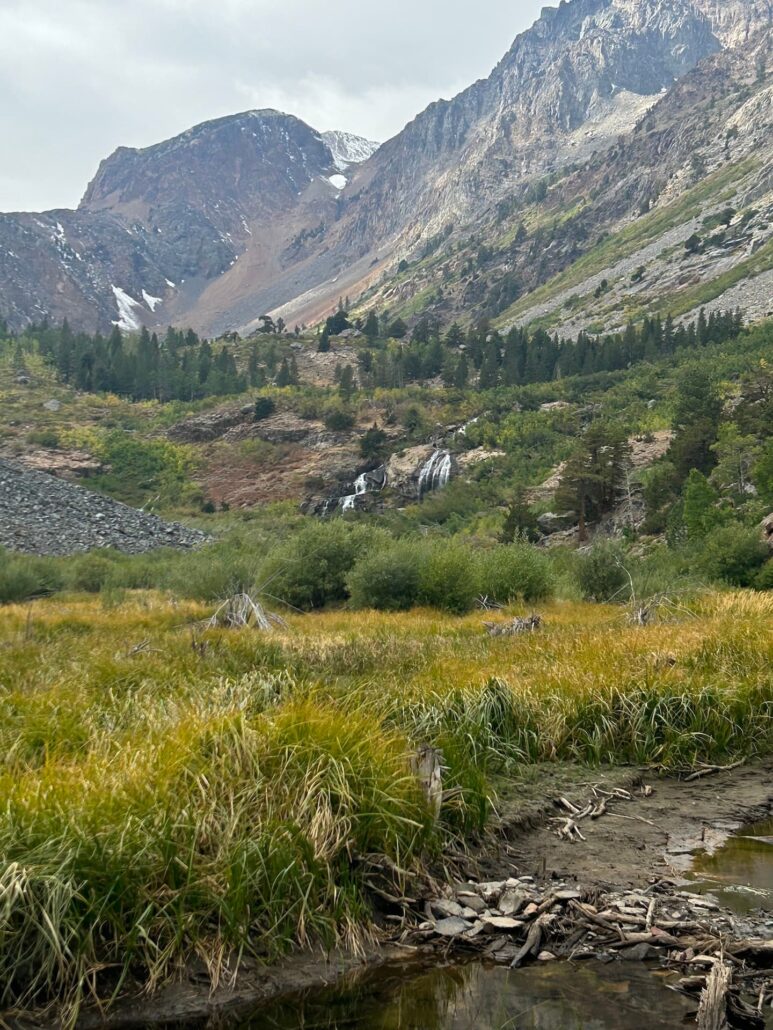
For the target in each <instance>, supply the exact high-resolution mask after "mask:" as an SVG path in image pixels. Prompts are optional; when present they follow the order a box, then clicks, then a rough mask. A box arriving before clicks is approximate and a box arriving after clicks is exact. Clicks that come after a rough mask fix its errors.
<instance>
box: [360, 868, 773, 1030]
mask: <svg viewBox="0 0 773 1030" xmlns="http://www.w3.org/2000/svg"><path fill="white" fill-rule="evenodd" d="M406 893H407V892H405V891H395V892H394V893H392V892H389V893H387V892H385V891H383V889H382V890H381V891H380V895H381V898H382V899H387V898H388V899H389V901H391V902H393V903H395V905H396V906H399V908H400V910H401V915H400V916H398V915H397V914H393V915H392V916H390V917H389V918H390V919H391V921H392V922H398V923H399V924H400V932H399V938H398V939H399V941H400V942H401V943H402V944H404V945H413V946H422V947H426V946H430V947H433V948H435V949H438V948H439V949H441V950H442V951H443V953H444V954H445V955H448V954H449V953H455V954H470V953H475V954H478V955H481V956H482V957H485V958H487V959H489V960H490V961H493V962H496V963H498V964H501V965H507V966H509V967H510V968H518V967H519V966H522V965H524V964H526V963H527V962H530V961H538V962H550V961H555V960H558V959H569V960H573V961H580V960H583V959H600V960H603V961H609V960H610V959H613V958H616V959H621V960H627V961H653V960H655V961H659V962H660V965H661V967H662V968H665V969H667V970H670V971H672V972H673V973H674V980H673V982H671V983H669V984H668V986H669V987H670V988H671V989H672V990H676V991H678V992H680V993H682V994H684V995H686V996H687V997H690V998H692V999H694V1000H695V1002H696V1005H697V1008H696V1011H695V1012H694V1014H693V1015H694V1018H695V1021H696V1024H697V1026H698V1027H699V1028H700V1030H724V1028H733V1030H735V1028H738V1030H764V1026H765V1020H764V1017H763V1012H764V1009H765V1008H766V1007H773V941H764V940H739V939H736V938H735V937H734V932H735V929H734V928H735V924H734V920H733V917H732V916H731V915H730V914H729V913H725V912H723V911H722V910H721V909H720V908H719V906H718V905H717V904H716V903H715V902H713V901H712V900H711V899H708V898H703V897H700V896H698V895H695V894H689V893H686V892H682V891H678V890H677V889H676V887H675V885H674V884H673V883H672V881H669V880H657V881H655V882H653V883H652V884H650V885H649V886H648V887H647V888H646V889H644V890H640V891H623V892H620V891H617V892H616V891H600V890H598V889H588V890H584V889H582V888H581V887H578V886H576V885H571V884H567V883H555V884H551V885H550V886H547V887H545V886H539V885H538V884H537V883H536V882H535V880H534V879H533V878H532V877H530V876H521V877H510V878H509V879H507V880H504V881H501V882H494V883H477V882H474V881H467V882H465V883H458V884H455V885H454V886H448V887H447V888H445V889H444V891H443V892H442V894H440V895H438V896H436V897H430V898H429V899H428V900H425V901H424V902H423V903H422V902H415V901H413V903H412V899H411V898H409V897H406ZM411 893H412V894H414V897H415V896H416V892H411Z"/></svg>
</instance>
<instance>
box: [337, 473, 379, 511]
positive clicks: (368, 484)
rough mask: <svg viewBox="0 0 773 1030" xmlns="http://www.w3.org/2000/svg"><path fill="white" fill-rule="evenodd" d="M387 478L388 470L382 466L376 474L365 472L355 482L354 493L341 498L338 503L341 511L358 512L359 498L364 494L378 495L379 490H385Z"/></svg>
mask: <svg viewBox="0 0 773 1030" xmlns="http://www.w3.org/2000/svg"><path fill="white" fill-rule="evenodd" d="M386 482H387V476H386V468H385V467H384V466H382V467H381V468H379V469H376V470H375V471H374V472H363V473H361V474H360V475H359V476H357V478H356V479H355V481H354V493H353V494H347V495H346V497H341V498H340V499H339V501H338V506H339V507H340V508H341V511H344V512H346V511H356V510H357V498H358V497H362V496H363V495H364V494H371V493H377V492H378V491H379V490H383V489H384V487H385V486H386Z"/></svg>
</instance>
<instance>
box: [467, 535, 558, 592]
mask: <svg viewBox="0 0 773 1030" xmlns="http://www.w3.org/2000/svg"><path fill="white" fill-rule="evenodd" d="M480 564H481V585H480V586H481V591H482V592H483V593H484V594H486V595H487V596H488V597H489V598H491V600H493V601H497V602H499V604H509V603H510V602H511V601H514V600H516V599H517V598H523V600H524V601H539V600H542V599H543V598H545V597H549V596H550V595H551V594H552V593H553V582H552V573H551V568H550V560H549V559H548V557H547V556H546V555H545V554H543V553H542V552H540V551H538V550H537V549H536V547H532V545H531V544H527V543H514V544H508V545H503V546H501V547H494V548H492V549H491V550H490V551H486V552H485V553H484V554H483V555H482V556H481V560H480Z"/></svg>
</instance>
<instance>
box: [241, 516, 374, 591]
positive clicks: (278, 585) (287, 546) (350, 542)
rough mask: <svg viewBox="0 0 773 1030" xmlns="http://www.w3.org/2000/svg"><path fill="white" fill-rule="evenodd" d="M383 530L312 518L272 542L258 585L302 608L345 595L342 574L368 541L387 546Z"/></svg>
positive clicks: (365, 549) (350, 567)
mask: <svg viewBox="0 0 773 1030" xmlns="http://www.w3.org/2000/svg"><path fill="white" fill-rule="evenodd" d="M390 539H391V538H390V537H389V536H388V534H387V533H385V532H384V531H383V530H375V529H371V528H369V527H368V526H361V525H352V524H350V523H348V522H344V521H343V520H341V519H336V520H333V521H330V522H312V523H310V524H309V525H307V526H305V527H304V528H303V529H302V530H301V531H300V532H299V533H298V534H297V535H296V536H294V537H291V538H290V539H289V540H288V541H286V543H284V544H283V545H281V546H280V547H279V548H277V549H276V550H275V551H274V552H273V554H271V555H270V556H269V558H268V559H267V560H266V562H265V564H264V565H263V567H262V568H261V571H260V579H261V586H262V587H263V588H264V589H265V590H266V591H268V592H269V593H271V594H273V595H274V596H275V597H277V598H279V599H280V600H282V601H284V602H285V603H286V604H289V605H292V606H293V607H295V608H300V609H301V610H302V611H310V610H312V609H314V608H322V607H323V606H324V605H325V604H328V603H329V602H330V601H343V600H345V599H346V598H347V597H348V592H347V586H346V579H347V576H348V575H349V573H350V572H351V570H352V568H353V567H354V564H355V562H356V561H357V559H358V558H360V557H361V556H362V555H363V554H365V553H366V552H367V551H368V549H369V547H374V548H375V546H376V545H377V544H378V546H380V547H385V546H388V545H389V543H390Z"/></svg>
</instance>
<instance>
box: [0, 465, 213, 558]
mask: <svg viewBox="0 0 773 1030" xmlns="http://www.w3.org/2000/svg"><path fill="white" fill-rule="evenodd" d="M205 540H206V536H205V535H204V534H203V533H200V532H199V531H198V530H195V529H189V528H187V527H186V526H181V525H180V524H179V523H176V522H164V521H163V519H160V518H158V517H157V516H155V515H148V514H146V513H145V512H142V511H137V510H136V509H135V508H129V507H127V505H125V504H119V503H118V502H117V501H113V500H111V499H110V498H109V497H103V496H102V495H101V494H96V493H92V492H91V491H89V490H84V489H83V488H82V487H79V486H74V485H73V484H72V483H65V482H63V481H62V480H60V479H56V478H55V477H54V476H48V475H46V474H45V473H42V472H31V471H29V470H28V469H24V468H22V467H21V466H19V465H16V464H14V463H12V462H8V461H3V460H0V547H3V548H6V549H8V550H10V551H20V552H22V553H25V554H38V555H68V554H79V553H84V552H86V551H91V550H94V549H96V548H100V547H112V548H115V549H116V550H118V551H122V552H124V553H125V554H139V553H141V552H144V551H151V550H154V549H155V548H158V547H176V548H193V547H197V546H200V545H201V544H203V543H204V542H205ZM1 560H2V558H0V561H1Z"/></svg>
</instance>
